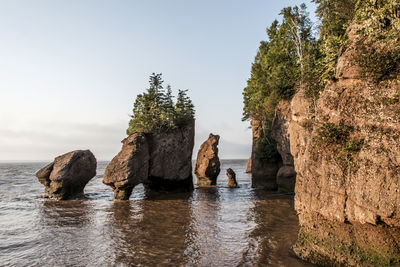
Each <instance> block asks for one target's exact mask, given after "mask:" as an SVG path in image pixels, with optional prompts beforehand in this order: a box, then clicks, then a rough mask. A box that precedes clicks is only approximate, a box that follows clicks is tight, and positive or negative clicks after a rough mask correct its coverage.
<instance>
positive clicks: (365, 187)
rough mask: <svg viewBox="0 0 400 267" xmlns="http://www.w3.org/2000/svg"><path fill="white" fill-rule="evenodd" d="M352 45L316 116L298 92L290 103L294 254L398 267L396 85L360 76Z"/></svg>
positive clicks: (399, 113)
mask: <svg viewBox="0 0 400 267" xmlns="http://www.w3.org/2000/svg"><path fill="white" fill-rule="evenodd" d="M349 36H350V37H351V36H352V35H351V34H349ZM351 40H352V39H351V38H350V45H349V47H350V48H349V49H348V50H347V51H346V52H345V53H344V54H343V55H342V56H341V58H340V59H339V65H338V77H337V78H338V80H337V81H336V82H332V83H331V84H329V85H328V86H327V87H326V88H325V90H324V91H323V92H322V93H321V96H320V99H319V100H318V105H317V108H316V110H315V114H311V113H310V112H309V110H310V102H309V101H308V99H307V98H306V97H304V93H303V92H302V91H300V92H298V93H297V94H296V95H295V97H294V99H293V100H292V102H291V109H292V110H291V121H290V123H289V128H288V134H289V136H290V151H291V154H292V155H293V157H294V165H295V169H296V172H297V178H296V180H297V181H296V188H295V192H296V195H295V208H296V211H297V213H298V214H299V222H300V227H301V229H300V232H299V237H298V241H297V244H296V245H295V247H294V251H295V253H296V254H297V255H298V256H299V257H301V258H303V259H306V260H308V261H311V262H314V263H316V264H321V265H343V266H347V265H350V266H398V265H400V243H399V240H400V146H399V142H400V102H399V101H398V97H396V96H398V95H399V93H400V83H399V82H398V80H392V81H384V82H381V83H380V84H376V83H373V82H370V81H368V80H366V79H361V78H360V76H359V75H357V68H358V67H357V66H354V62H353V61H351V58H352V57H351V53H354V47H353V48H351V47H352V45H351ZM396 99H397V100H396Z"/></svg>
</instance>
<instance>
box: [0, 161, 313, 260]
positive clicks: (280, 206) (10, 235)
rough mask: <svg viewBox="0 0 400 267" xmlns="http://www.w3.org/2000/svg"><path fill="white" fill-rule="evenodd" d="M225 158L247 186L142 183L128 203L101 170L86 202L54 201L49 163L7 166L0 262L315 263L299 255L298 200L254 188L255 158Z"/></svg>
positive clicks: (1, 178)
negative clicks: (42, 174) (117, 198)
mask: <svg viewBox="0 0 400 267" xmlns="http://www.w3.org/2000/svg"><path fill="white" fill-rule="evenodd" d="M223 164H225V165H223V166H225V167H226V168H227V167H230V168H233V169H234V170H235V172H236V173H237V174H238V177H237V178H238V181H239V184H240V186H241V187H240V188H226V187H224V186H225V185H226V178H224V177H221V180H219V181H220V183H219V184H218V187H210V188H197V189H196V190H195V191H194V192H192V193H182V194H167V195H164V194H158V193H151V192H145V190H144V188H143V187H140V186H138V187H136V188H135V190H134V192H133V194H132V196H131V200H130V201H121V202H113V201H112V192H111V191H110V190H109V188H107V187H106V186H104V185H103V184H102V182H101V180H102V179H101V177H98V178H97V179H93V180H92V181H91V182H90V183H89V184H88V185H87V188H86V189H85V192H86V194H87V199H86V200H72V201H60V202H57V201H51V200H44V199H43V198H40V197H39V196H41V195H42V194H43V187H42V185H41V184H39V183H38V182H37V179H35V178H33V177H34V171H35V170H37V169H38V168H39V167H40V166H42V164H39V165H40V166H37V164H36V165H35V164H28V165H26V166H25V165H21V166H19V167H18V168H24V169H23V170H18V172H17V171H16V169H18V168H16V167H15V166H13V165H10V166H8V165H7V167H4V168H3V169H4V170H5V174H3V173H1V172H0V185H1V186H0V196H2V197H1V198H0V204H1V205H0V233H1V236H0V238H1V242H0V266H30V265H32V266H136V265H143V266H268V265H269V266H306V265H305V264H303V263H302V262H301V261H298V260H297V259H296V258H294V257H292V256H291V254H290V247H291V246H292V244H293V243H294V241H295V239H296V236H297V224H298V221H297V216H296V214H295V212H294V210H293V197H292V196H282V195H271V194H269V193H266V192H263V191H257V190H253V189H252V188H251V184H250V183H249V178H248V177H247V176H245V175H247V174H245V173H244V169H245V166H246V165H245V164H246V161H243V162H242V161H238V162H236V161H225V162H223ZM103 165H104V166H103V169H104V167H105V165H106V164H103ZM225 167H223V168H225ZM0 170H1V165H0ZM10 173H13V174H12V175H14V177H13V179H11V180H10V179H9V174H10ZM24 173H28V176H24V175H25V174H24ZM98 173H100V174H101V170H100V171H99V172H98ZM224 179H225V180H224ZM2 185H7V186H2ZM28 188H29V190H27V189H28Z"/></svg>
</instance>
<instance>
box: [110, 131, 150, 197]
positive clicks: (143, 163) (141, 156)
mask: <svg viewBox="0 0 400 267" xmlns="http://www.w3.org/2000/svg"><path fill="white" fill-rule="evenodd" d="M148 172H149V146H148V143H147V140H146V137H145V135H144V134H142V133H134V134H132V135H130V136H129V137H127V138H125V139H124V140H122V149H121V151H120V152H119V153H118V155H116V156H115V157H114V158H113V159H112V160H111V162H110V163H109V164H108V166H107V168H106V170H105V172H104V179H103V183H104V184H106V185H108V186H110V187H111V188H112V189H113V191H114V199H120V200H126V199H129V196H130V195H131V193H132V189H133V188H134V187H135V186H136V185H138V184H140V183H143V182H145V181H147V178H148Z"/></svg>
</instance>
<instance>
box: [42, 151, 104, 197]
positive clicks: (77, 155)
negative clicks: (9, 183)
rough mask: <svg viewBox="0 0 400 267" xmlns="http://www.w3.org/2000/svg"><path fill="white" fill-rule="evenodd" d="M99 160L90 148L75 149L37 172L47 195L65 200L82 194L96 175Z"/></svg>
mask: <svg viewBox="0 0 400 267" xmlns="http://www.w3.org/2000/svg"><path fill="white" fill-rule="evenodd" d="M96 167H97V162H96V158H95V157H94V155H93V153H92V152H90V150H75V151H72V152H69V153H66V154H63V155H61V156H58V157H56V158H55V159H54V161H53V162H52V163H50V164H49V165H47V166H45V167H43V168H42V169H40V170H39V171H38V172H37V173H36V177H37V178H38V179H39V181H40V182H41V183H42V184H43V185H44V186H45V195H46V197H49V198H51V199H56V200H64V199H71V198H74V197H78V196H82V195H83V190H84V188H85V186H86V184H87V183H88V182H89V181H90V180H91V179H92V178H93V177H94V176H95V175H96Z"/></svg>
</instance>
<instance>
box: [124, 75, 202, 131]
mask: <svg viewBox="0 0 400 267" xmlns="http://www.w3.org/2000/svg"><path fill="white" fill-rule="evenodd" d="M163 83H164V81H163V79H162V74H161V73H160V74H155V73H153V74H152V75H151V76H150V79H149V84H150V86H149V88H148V89H147V90H146V92H145V93H143V94H139V95H138V96H137V97H136V100H135V103H134V105H133V114H132V115H131V120H130V121H129V127H128V129H127V130H126V133H127V134H128V135H130V134H132V133H135V132H144V133H159V132H163V131H169V130H173V129H176V128H180V127H183V126H185V125H187V124H188V123H190V122H191V121H192V120H193V119H194V115H195V110H194V105H193V103H192V101H191V99H190V98H189V97H188V96H187V90H179V91H178V97H177V100H176V103H174V101H173V98H174V96H173V95H172V89H171V86H170V85H168V86H167V87H166V89H164V87H163Z"/></svg>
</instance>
